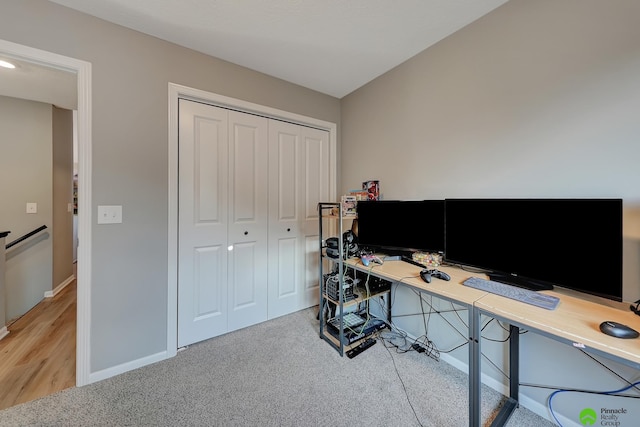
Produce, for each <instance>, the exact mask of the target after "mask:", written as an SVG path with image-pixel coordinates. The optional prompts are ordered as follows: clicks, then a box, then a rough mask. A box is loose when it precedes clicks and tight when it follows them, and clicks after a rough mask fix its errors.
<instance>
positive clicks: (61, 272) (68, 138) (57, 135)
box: [51, 106, 73, 289]
mask: <svg viewBox="0 0 640 427" xmlns="http://www.w3.org/2000/svg"><path fill="white" fill-rule="evenodd" d="M52 121H53V141H52V142H53V176H52V185H53V208H52V210H53V217H52V224H53V227H52V230H51V235H52V237H53V272H52V275H53V282H52V289H55V288H56V287H57V286H59V285H61V284H64V283H66V282H67V281H68V280H69V279H70V278H71V277H72V276H73V210H71V211H69V209H68V207H69V204H70V203H73V111H71V110H66V109H63V108H57V107H55V106H54V107H53V119H52Z"/></svg>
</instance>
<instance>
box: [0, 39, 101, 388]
mask: <svg viewBox="0 0 640 427" xmlns="http://www.w3.org/2000/svg"><path fill="white" fill-rule="evenodd" d="M0 56H2V57H5V58H13V59H17V60H19V61H25V62H28V63H33V64H37V65H38V66H41V67H44V68H51V69H53V70H58V71H60V70H61V71H65V72H69V73H72V74H75V76H76V84H77V95H76V97H77V122H76V131H77V138H78V236H79V242H80V243H79V245H78V249H77V255H78V257H77V269H78V270H77V277H76V282H77V313H76V322H77V332H76V386H82V385H86V384H88V383H89V382H91V381H90V365H89V360H90V358H89V356H90V347H89V344H90V328H89V320H90V315H91V305H90V301H91V299H90V298H91V64H90V63H89V62H86V61H81V60H78V59H74V58H70V57H66V56H62V55H58V54H55V53H52V52H47V51H43V50H40V49H35V48H31V47H29V46H24V45H20V44H16V43H12V42H8V41H5V40H0ZM11 96H14V97H16V96H15V95H11Z"/></svg>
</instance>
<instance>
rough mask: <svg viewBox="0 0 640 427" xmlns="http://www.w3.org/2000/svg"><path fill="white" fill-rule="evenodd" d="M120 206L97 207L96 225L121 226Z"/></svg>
mask: <svg viewBox="0 0 640 427" xmlns="http://www.w3.org/2000/svg"><path fill="white" fill-rule="evenodd" d="M121 223H122V206H119V205H118V206H98V224H121Z"/></svg>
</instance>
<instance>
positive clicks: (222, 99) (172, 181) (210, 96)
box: [167, 82, 337, 357]
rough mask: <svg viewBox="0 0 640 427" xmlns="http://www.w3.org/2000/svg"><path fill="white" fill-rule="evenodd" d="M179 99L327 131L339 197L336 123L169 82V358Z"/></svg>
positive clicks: (332, 191) (174, 341)
mask: <svg viewBox="0 0 640 427" xmlns="http://www.w3.org/2000/svg"><path fill="white" fill-rule="evenodd" d="M178 98H183V99H190V100H192V101H197V102H203V103H206V104H211V105H217V106H220V107H225V108H230V109H233V110H237V111H242V112H246V113H253V114H258V115H261V116H266V117H270V118H274V119H280V120H284V121H287V122H291V123H297V124H301V125H304V126H310V127H314V128H318V129H323V130H326V131H328V132H329V162H330V170H329V180H330V181H329V197H330V199H331V200H336V193H337V125H336V124H335V123H331V122H327V121H324V120H319V119H315V118H313V117H307V116H303V115H300V114H296V113H291V112H288V111H283V110H278V109H275V108H271V107H267V106H264V105H259V104H254V103H252V102H247V101H243V100H240V99H235V98H229V97H227V96H224V95H218V94H215V93H211V92H206V91H203V90H199V89H193V88H190V87H187V86H182V85H178V84H175V83H171V82H169V144H168V146H169V164H168V171H169V185H168V187H169V205H168V209H169V212H168V231H169V239H168V245H169V246H168V260H167V270H168V276H167V283H168V289H167V357H173V356H175V355H176V353H177V348H178Z"/></svg>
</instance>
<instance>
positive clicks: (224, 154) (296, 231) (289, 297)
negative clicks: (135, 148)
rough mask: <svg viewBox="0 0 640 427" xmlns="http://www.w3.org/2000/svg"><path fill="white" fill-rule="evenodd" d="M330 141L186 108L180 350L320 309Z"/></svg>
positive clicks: (182, 115)
mask: <svg viewBox="0 0 640 427" xmlns="http://www.w3.org/2000/svg"><path fill="white" fill-rule="evenodd" d="M328 151H329V145H328V132H326V131H322V130H317V129H313V128H308V127H305V126H300V125H295V124H291V123H285V122H282V121H278V120H274V119H269V118H265V117H262V116H258V115H254V114H249V113H244V112H239V111H234V110H230V109H227V108H222V107H217V106H212V105H208V104H203V103H199V102H194V101H190V100H184V99H181V100H180V101H179V178H178V179H179V184H178V188H179V196H178V198H179V201H178V204H179V208H178V209H179V213H178V218H179V219H178V346H179V347H182V346H185V345H188V344H191V343H194V342H198V341H202V340H204V339H207V338H211V337H214V336H217V335H220V334H223V333H226V332H229V331H233V330H236V329H240V328H243V327H245V326H249V325H253V324H256V323H259V322H262V321H264V320H267V319H270V318H273V317H277V316H280V315H283V314H287V313H291V312H294V311H297V310H300V309H302V308H305V307H309V306H312V305H314V304H317V299H318V295H317V294H318V288H317V271H318V268H317V266H318V264H317V263H318V262H319V258H318V254H317V252H318V250H317V242H318V240H317V239H318V237H317V223H318V219H317V210H316V206H317V202H318V201H321V200H326V199H327V198H328V196H329V191H328V189H329V184H328V183H329V175H328V174H329V156H328Z"/></svg>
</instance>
